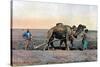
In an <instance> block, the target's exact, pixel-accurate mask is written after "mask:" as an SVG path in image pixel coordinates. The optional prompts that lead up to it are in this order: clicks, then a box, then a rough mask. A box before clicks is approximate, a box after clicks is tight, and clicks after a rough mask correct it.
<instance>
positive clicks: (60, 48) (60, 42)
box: [60, 40, 64, 49]
mask: <svg viewBox="0 0 100 67" xmlns="http://www.w3.org/2000/svg"><path fill="white" fill-rule="evenodd" d="M63 42H64V40H61V41H60V49H61V45H62V43H63Z"/></svg>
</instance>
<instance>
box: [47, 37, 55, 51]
mask: <svg viewBox="0 0 100 67" xmlns="http://www.w3.org/2000/svg"><path fill="white" fill-rule="evenodd" d="M53 39H54V37H51V38H50V39H49V42H48V49H49V45H51V47H52V48H55V47H54V45H53V42H52V41H53Z"/></svg>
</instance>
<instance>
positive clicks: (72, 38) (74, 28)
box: [69, 25, 77, 48]
mask: <svg viewBox="0 0 100 67" xmlns="http://www.w3.org/2000/svg"><path fill="white" fill-rule="evenodd" d="M76 29H77V27H76V26H75V25H73V26H72V30H71V34H70V35H69V41H70V43H71V45H72V46H71V48H73V46H74V45H73V41H74V35H75V32H76Z"/></svg>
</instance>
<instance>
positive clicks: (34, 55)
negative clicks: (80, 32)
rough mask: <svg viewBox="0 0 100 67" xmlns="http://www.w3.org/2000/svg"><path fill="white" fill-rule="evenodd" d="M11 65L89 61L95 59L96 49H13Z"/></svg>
mask: <svg viewBox="0 0 100 67" xmlns="http://www.w3.org/2000/svg"><path fill="white" fill-rule="evenodd" d="M12 54H13V58H12V62H13V65H15V66H16V65H36V64H54V63H72V62H89V61H96V60H97V50H84V51H79V50H73V51H67V50H54V51H53V50H49V51H40V50H36V51H35V50H13V53H12Z"/></svg>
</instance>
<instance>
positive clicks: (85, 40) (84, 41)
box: [82, 29, 89, 50]
mask: <svg viewBox="0 0 100 67" xmlns="http://www.w3.org/2000/svg"><path fill="white" fill-rule="evenodd" d="M88 36H89V35H88V29H86V30H85V31H84V33H83V35H82V47H83V50H84V49H87V48H88V43H89V41H88Z"/></svg>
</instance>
